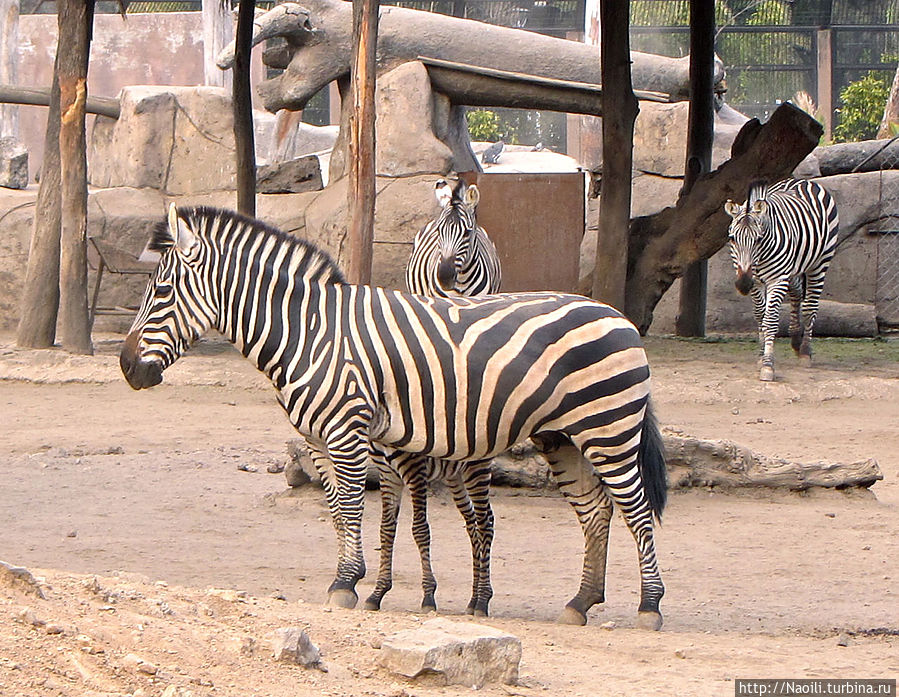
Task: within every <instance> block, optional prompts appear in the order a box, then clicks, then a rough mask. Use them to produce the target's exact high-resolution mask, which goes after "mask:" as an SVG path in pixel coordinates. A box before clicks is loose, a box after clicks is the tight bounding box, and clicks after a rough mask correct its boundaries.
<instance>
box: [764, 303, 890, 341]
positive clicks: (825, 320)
mask: <svg viewBox="0 0 899 697" xmlns="http://www.w3.org/2000/svg"><path fill="white" fill-rule="evenodd" d="M789 325H790V303H789V302H785V303H784V304H783V305H781V307H780V323H779V326H778V330H777V333H778V336H787V335H788V330H789ZM877 334H878V330H877V310H876V308H875V307H874V305H868V304H865V303H838V302H834V301H833V300H822V301H821V306H820V309H819V310H818V316H817V318H816V319H815V336H841V337H854V338H859V337H870V336H877Z"/></svg>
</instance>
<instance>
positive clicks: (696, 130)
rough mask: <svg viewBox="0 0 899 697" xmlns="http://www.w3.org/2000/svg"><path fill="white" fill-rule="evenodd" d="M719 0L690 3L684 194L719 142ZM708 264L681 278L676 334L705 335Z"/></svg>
mask: <svg viewBox="0 0 899 697" xmlns="http://www.w3.org/2000/svg"><path fill="white" fill-rule="evenodd" d="M714 84H715V1H714V0H690V85H691V90H690V112H689V116H688V125H687V161H686V163H685V167H684V195H686V194H687V193H689V191H690V189H692V188H693V184H694V183H695V182H696V180H697V179H698V178H699V177H701V176H702V175H704V174H707V173H708V172H709V170H710V169H711V166H712V142H713V141H714V139H715V112H714V92H713V90H714ZM707 279H708V261H707V260H706V259H700V260H699V261H695V262H693V263H692V264H690V265H689V266H687V268H686V269H684V274H683V276H681V287H680V298H679V308H678V314H677V318H676V319H675V323H674V326H675V333H676V334H677V335H678V336H705V310H706V282H707Z"/></svg>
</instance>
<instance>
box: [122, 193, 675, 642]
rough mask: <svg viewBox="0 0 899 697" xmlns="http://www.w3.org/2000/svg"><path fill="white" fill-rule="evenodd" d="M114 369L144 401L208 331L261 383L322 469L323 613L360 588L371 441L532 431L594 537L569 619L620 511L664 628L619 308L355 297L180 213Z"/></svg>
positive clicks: (654, 493)
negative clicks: (326, 561) (329, 545)
mask: <svg viewBox="0 0 899 697" xmlns="http://www.w3.org/2000/svg"><path fill="white" fill-rule="evenodd" d="M148 244H149V247H150V248H152V249H153V250H155V251H158V252H159V253H160V254H161V258H160V261H159V265H158V267H157V269H156V271H155V272H154V274H153V276H152V277H151V278H150V280H149V282H148V285H147V289H146V291H145V293H144V297H143V300H142V303H141V306H140V309H139V310H138V312H137V315H136V316H135V318H134V322H133V324H132V326H131V329H130V330H129V332H128V335H127V336H126V338H125V341H124V342H123V345H122V349H121V352H120V355H119V364H120V367H121V369H122V372H123V374H124V376H125V378H126V380H127V381H128V384H129V385H130V386H131V387H132V388H134V389H136V390H139V389H144V388H148V387H152V386H153V385H158V384H159V383H160V382H162V379H163V372H164V371H165V370H166V369H167V368H168V367H169V366H170V365H171V364H172V363H173V362H174V361H176V360H177V359H178V358H179V357H180V356H181V355H182V354H183V353H184V351H186V350H187V349H188V348H189V346H190V344H191V343H192V342H193V341H195V340H196V339H197V338H199V337H200V336H201V335H203V334H204V333H205V332H206V331H208V330H209V329H210V328H212V327H215V328H216V329H217V330H218V331H220V332H221V333H222V334H223V335H224V336H225V337H226V338H228V339H229V340H230V341H231V342H232V343H233V344H234V345H235V346H236V347H237V348H238V350H240V351H241V353H242V354H243V355H244V356H246V357H247V358H248V359H249V360H250V361H251V362H252V363H254V364H255V365H256V366H257V367H258V368H259V370H261V371H262V372H263V373H265V374H266V375H267V376H268V377H269V379H270V380H271V381H272V383H273V385H274V386H275V388H276V391H277V395H278V400H279V402H280V403H281V405H282V407H283V408H284V410H285V411H286V413H287V416H288V418H289V419H290V421H291V423H292V424H293V426H294V427H295V428H296V429H297V431H298V432H299V433H300V434H301V435H302V436H303V437H304V439H305V440H306V441H307V443H309V445H310V447H311V448H312V450H313V452H314V453H315V455H316V457H317V462H319V463H322V462H324V459H325V458H327V462H328V463H329V464H328V466H327V467H322V469H321V470H320V472H321V473H322V475H323V483H324V489H325V496H326V499H327V503H328V507H329V510H330V512H331V516H332V522H333V524H334V527H335V530H336V532H337V539H338V554H337V557H338V561H337V569H336V573H335V577H334V581H333V582H332V583H331V585H330V587H329V589H328V602H329V604H331V605H334V606H340V607H354V606H355V605H356V603H357V600H358V596H357V595H356V590H355V587H356V584H357V582H358V581H359V579H361V578H362V577H363V576H364V575H365V561H364V558H363V554H362V510H363V505H364V494H365V474H366V469H367V461H368V460H369V458H370V457H371V444H372V443H376V444H378V445H379V446H383V447H386V448H392V449H394V450H400V451H403V452H408V453H417V454H421V455H427V456H429V457H435V458H441V459H447V460H453V461H464V462H471V461H475V460H487V459H490V458H492V457H494V456H495V455H497V454H498V453H501V452H503V451H505V450H507V449H508V448H509V447H510V446H511V445H513V444H514V443H516V442H519V441H521V440H523V439H525V438H527V437H529V436H534V437H535V440H536V442H537V443H538V444H540V445H541V447H542V448H543V449H544V450H545V451H546V452H547V453H549V456H550V458H549V459H550V462H551V466H552V469H553V473H554V475H555V477H556V478H557V480H558V483H559V486H560V488H561V490H562V492H563V493H564V494H565V495H566V497H568V498H569V501H570V502H571V503H572V505H574V507H575V510H576V513H577V516H578V519H579V520H580V522H581V525H582V527H583V529H584V534H585V537H586V546H585V555H584V569H583V574H582V577H581V585H580V588H579V589H578V592H577V594H576V595H575V596H574V597H573V598H572V599H571V600H570V601H569V602H568V604H567V606H566V608H565V610H564V611H563V618H564V617H565V616H566V615H567V617H568V619H567V620H566V621H573V622H577V623H580V624H583V623H584V622H586V612H587V610H588V609H589V608H590V607H591V606H592V605H594V604H595V603H597V602H601V601H603V600H604V589H605V559H606V550H607V542H608V527H609V518H610V516H611V507H612V503H613V502H614V503H615V505H617V506H618V508H619V509H620V510H621V512H622V514H623V517H624V520H625V522H626V524H627V526H628V528H629V529H630V531H631V533H632V535H633V537H634V540H635V543H636V546H637V551H638V558H639V567H640V578H641V584H640V587H641V594H640V605H639V607H638V616H637V623H638V626H641V627H647V628H652V629H658V628H659V627H660V626H661V623H662V615H661V612H660V610H659V601H660V600H661V598H662V596H663V594H664V592H665V588H664V585H663V583H662V578H661V574H660V573H659V566H658V561H657V557H656V550H655V542H654V535H653V516H655V517H657V518H658V517H659V516H661V513H662V511H663V509H664V506H665V499H666V494H667V488H666V486H667V474H666V470H665V458H664V450H663V447H662V441H661V434H660V432H659V428H658V425H657V424H656V422H655V419H654V418H653V415H652V407H651V403H650V373H649V365H648V362H647V360H646V354H645V352H644V350H643V346H642V342H641V340H640V335H639V333H638V332H637V330H636V328H635V327H634V325H633V324H631V322H629V321H628V320H627V319H626V318H625V317H624V316H622V315H621V314H620V313H619V312H618V311H617V310H615V309H614V308H611V307H609V306H607V305H604V304H602V303H599V302H597V301H594V300H590V299H588V298H584V297H582V296H576V295H565V294H559V293H519V294H508V295H504V294H498V295H487V296H480V297H474V298H467V297H456V298H439V297H434V298H431V297H424V296H420V295H414V294H410V293H406V292H402V291H396V290H388V289H384V288H377V287H371V286H360V285H353V284H349V283H347V282H346V281H345V279H344V277H343V274H342V273H341V272H340V270H339V269H338V267H337V265H336V264H335V263H334V262H333V261H332V260H331V258H330V257H329V256H328V255H327V254H326V253H325V252H323V251H322V250H320V249H318V248H317V247H315V246H314V245H312V244H311V243H309V242H306V241H304V240H300V239H298V238H296V237H293V236H290V235H287V234H285V233H283V232H281V231H279V230H277V229H275V228H272V227H269V226H268V225H266V224H264V223H262V222H261V221H258V220H254V219H251V218H247V217H245V216H242V215H240V214H238V213H234V212H230V211H223V210H219V209H210V208H181V209H178V208H175V206H174V205H172V206H171V207H170V209H169V212H168V217H167V224H166V223H163V224H161V225H160V226H158V227H157V228H156V229H155V231H154V232H153V234H152V236H151V239H150V242H149V243H148Z"/></svg>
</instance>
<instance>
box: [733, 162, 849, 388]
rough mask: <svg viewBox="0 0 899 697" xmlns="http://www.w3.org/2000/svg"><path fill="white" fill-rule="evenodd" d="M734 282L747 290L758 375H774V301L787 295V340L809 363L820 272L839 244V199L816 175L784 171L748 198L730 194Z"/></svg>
mask: <svg viewBox="0 0 899 697" xmlns="http://www.w3.org/2000/svg"><path fill="white" fill-rule="evenodd" d="M724 210H725V211H726V212H727V213H728V215H730V217H731V218H732V220H731V223H730V230H729V232H728V235H729V238H730V253H731V259H732V260H733V264H734V270H735V271H736V281H735V284H736V287H737V290H738V291H739V292H740V293H741V294H742V295H747V294H751V295H752V306H753V314H754V316H755V321H756V324H757V325H758V332H759V354H760V361H759V362H760V371H759V378H760V379H761V380H765V381H770V380H774V337H775V335H776V333H777V325H778V319H779V317H780V305H781V303H782V302H783V299H784V296H788V297H789V298H790V344H791V346H792V347H793V350H794V351H795V352H796V354H797V355H798V356H799V358H800V361H801V362H802V363H803V364H804V365H806V366H810V365H811V359H812V348H811V339H812V328H813V327H814V324H815V316H816V315H817V314H818V302H819V300H820V297H821V290H822V288H823V287H824V275H825V274H826V273H827V269H828V267H829V266H830V262H831V260H832V259H833V255H834V252H835V251H836V246H837V232H838V229H839V217H838V215H837V206H836V203H834V200H833V198H832V197H831V195H830V194H829V193H827V191H826V190H825V189H824V188H823V187H822V186H821V185H820V184H817V183H816V182H812V181H804V180H798V179H784V180H782V181H779V182H777V183H775V184H771V185H770V186H769V185H766V184H765V183H764V182H755V183H753V184H752V185H751V186H750V187H749V194H748V196H747V197H746V204H745V205H743V206H741V205H739V204H737V203H734V202H733V201H731V200H728V201H727V203H725V204H724Z"/></svg>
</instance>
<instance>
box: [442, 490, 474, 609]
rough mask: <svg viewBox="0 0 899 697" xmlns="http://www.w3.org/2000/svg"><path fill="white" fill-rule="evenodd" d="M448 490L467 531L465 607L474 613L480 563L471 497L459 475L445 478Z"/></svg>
mask: <svg viewBox="0 0 899 697" xmlns="http://www.w3.org/2000/svg"><path fill="white" fill-rule="evenodd" d="M445 482H446V484H447V486H448V487H449V489H450V492H451V493H452V496H453V503H455V504H456V509H458V511H459V513H460V514H461V515H462V519H463V520H464V521H465V531H466V532H467V533H468V540H469V542H470V543H471V600H469V601H468V606H467V607H466V608H465V613H466V614H468V615H473V614H474V609H475V606H476V605H477V604H478V588H479V587H480V563H479V549H480V542H479V538H478V523H477V518H476V516H475V513H474V505H473V504H472V502H471V497H470V496H469V495H468V489H467V488H466V487H465V483H464V482H463V481H462V478H461V476H459V477H450V478H448V479H446V480H445Z"/></svg>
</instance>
